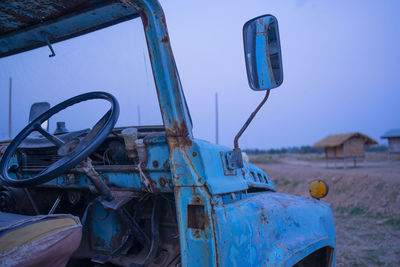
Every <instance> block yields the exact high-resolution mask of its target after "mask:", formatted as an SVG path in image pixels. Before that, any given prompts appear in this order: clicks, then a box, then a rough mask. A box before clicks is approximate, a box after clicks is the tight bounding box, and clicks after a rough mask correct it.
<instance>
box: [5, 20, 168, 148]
mask: <svg viewBox="0 0 400 267" xmlns="http://www.w3.org/2000/svg"><path fill="white" fill-rule="evenodd" d="M52 47H53V49H54V51H55V54H56V56H55V57H49V55H50V54H51V52H50V50H49V48H48V47H42V48H38V49H35V50H32V51H28V52H25V53H21V54H18V55H14V56H10V57H6V58H2V59H0V85H1V88H3V90H1V91H0V96H1V97H0V101H1V104H0V112H1V114H2V115H1V116H0V125H1V126H2V127H1V128H0V139H2V140H3V139H7V138H8V106H9V105H8V99H9V90H8V87H9V78H10V77H11V78H12V136H15V135H16V134H17V133H18V132H19V131H20V130H21V129H22V128H23V127H25V126H26V125H27V123H28V119H29V110H30V107H31V105H32V104H33V103H35V102H49V103H50V105H51V106H54V105H56V104H58V103H60V102H62V101H64V100H67V99H68V98H71V97H73V96H76V95H79V94H82V93H86V92H91V91H105V92H109V93H111V94H113V95H114V96H115V97H116V98H117V100H118V102H119V104H120V116H119V119H118V122H117V125H116V126H139V125H162V118H161V113H160V108H159V104H158V101H157V93H156V88H155V84H154V79H153V74H152V70H151V63H150V60H149V56H148V49H147V45H146V40H145V36H144V32H143V25H142V22H141V20H140V19H135V20H131V21H127V22H123V23H120V24H118V25H115V26H112V27H108V28H105V29H103V30H99V31H96V32H92V33H89V34H86V35H83V36H80V37H76V38H73V39H70V40H66V41H64V42H60V43H56V44H53V45H52ZM109 106H110V105H109V104H108V103H107V102H106V101H101V100H94V101H87V102H83V103H80V104H78V105H76V106H73V107H72V108H71V109H69V110H66V111H63V112H60V113H59V114H57V115H56V116H54V117H53V118H51V120H50V132H54V130H55V129H56V122H57V121H65V122H66V127H67V129H68V130H70V131H74V130H81V129H86V128H89V127H92V126H93V124H94V123H96V122H97V121H98V120H99V119H100V118H101V116H103V115H104V113H105V112H106V111H107V110H108V109H109Z"/></svg>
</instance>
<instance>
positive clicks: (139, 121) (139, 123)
mask: <svg viewBox="0 0 400 267" xmlns="http://www.w3.org/2000/svg"><path fill="white" fill-rule="evenodd" d="M137 114H138V115H137V116H138V126H140V125H141V118H140V105H138V106H137Z"/></svg>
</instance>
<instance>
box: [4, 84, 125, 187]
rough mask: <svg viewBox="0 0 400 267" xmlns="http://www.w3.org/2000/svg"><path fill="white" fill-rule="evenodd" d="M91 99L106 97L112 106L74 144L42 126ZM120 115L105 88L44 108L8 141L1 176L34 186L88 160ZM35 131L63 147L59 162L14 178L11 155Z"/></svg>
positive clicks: (16, 183) (12, 182) (6, 180)
mask: <svg viewBox="0 0 400 267" xmlns="http://www.w3.org/2000/svg"><path fill="white" fill-rule="evenodd" d="M92 99H103V100H107V101H108V102H110V103H111V108H110V110H109V111H108V112H107V113H106V114H105V115H104V116H103V117H102V118H101V119H100V120H99V121H98V122H97V123H96V124H95V126H94V127H93V128H92V129H91V130H90V132H89V133H88V134H87V135H86V136H85V137H84V138H83V139H82V140H80V141H79V143H77V142H76V140H74V141H75V142H74V144H71V142H67V143H64V141H62V140H61V139H60V138H58V137H57V136H54V135H52V134H51V133H49V132H48V131H46V130H45V129H43V128H42V127H41V124H42V123H43V122H45V121H47V120H48V119H49V118H50V117H52V116H53V115H54V114H56V113H58V112H60V111H61V110H64V109H66V108H68V107H70V106H72V105H75V104H77V103H80V102H83V101H87V100H92ZM118 116H119V104H118V101H117V99H116V98H115V97H114V96H113V95H111V94H109V93H106V92H90V93H86V94H82V95H78V96H75V97H72V98H70V99H68V100H66V101H64V102H62V103H60V104H58V105H56V106H54V107H52V108H51V109H49V110H48V111H46V112H44V113H43V114H42V115H40V116H39V117H37V118H36V119H34V120H33V121H31V122H30V123H29V124H28V125H27V126H26V127H25V128H24V129H23V130H22V131H21V132H20V133H19V134H18V135H17V136H16V137H15V138H14V139H13V140H12V142H11V143H10V144H9V145H8V147H7V149H6V151H5V152H4V154H3V157H2V158H1V161H0V180H2V181H3V182H4V183H6V184H7V185H9V186H12V187H31V186H35V185H39V184H43V183H46V182H48V181H50V180H52V179H54V178H56V177H58V176H60V175H61V174H63V173H65V172H66V171H68V170H69V169H71V168H73V167H75V166H76V165H78V164H79V163H81V162H82V161H83V160H85V159H86V158H87V157H88V156H89V155H90V154H91V153H93V152H94V151H95V150H96V149H97V147H99V146H100V145H101V144H102V143H103V142H104V140H105V139H106V138H107V136H108V134H109V133H110V132H111V131H112V129H113V128H114V125H115V123H116V122H117V120H118ZM34 131H38V132H39V133H41V134H42V135H43V136H44V137H45V138H47V140H49V141H50V142H52V143H53V144H54V145H56V146H57V147H58V151H59V154H60V151H63V152H64V153H62V157H61V158H60V159H59V160H57V161H56V162H54V163H52V164H51V165H50V166H49V167H47V168H46V169H45V170H43V171H42V172H41V173H39V174H38V175H36V176H34V177H31V178H28V179H19V180H16V179H12V178H10V177H9V176H8V165H9V162H10V160H11V158H12V155H13V154H14V152H15V151H16V150H17V148H18V146H19V145H20V144H21V142H22V141H23V140H25V138H26V137H27V136H28V135H29V134H30V133H31V132H34Z"/></svg>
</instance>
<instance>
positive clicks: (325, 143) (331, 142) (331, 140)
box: [313, 133, 378, 148]
mask: <svg viewBox="0 0 400 267" xmlns="http://www.w3.org/2000/svg"><path fill="white" fill-rule="evenodd" d="M352 137H360V138H362V139H364V142H365V144H366V145H376V144H378V142H376V141H375V140H374V139H372V138H371V137H368V136H366V135H364V134H362V133H346V134H334V135H329V136H327V137H325V138H324V139H322V140H321V141H319V142H317V143H315V144H314V145H313V147H316V148H324V147H335V146H340V145H342V144H343V143H344V142H346V141H347V140H349V139H350V138H352Z"/></svg>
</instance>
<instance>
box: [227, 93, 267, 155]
mask: <svg viewBox="0 0 400 267" xmlns="http://www.w3.org/2000/svg"><path fill="white" fill-rule="evenodd" d="M269 92H270V90H267V93H266V94H265V97H264V99H263V100H262V101H261V103H260V104H259V105H258V106H257V108H256V109H255V110H254V111H253V113H251V115H250V117H249V118H248V119H247V121H246V123H245V124H244V125H243V126H242V128H241V129H240V131H239V132H238V133H237V134H236V136H235V140H234V142H233V147H234V149H239V138H240V137H241V136H242V134H243V133H244V131H245V130H246V129H247V127H248V126H249V125H250V123H251V121H252V120H253V119H254V117H255V116H256V114H257V112H258V111H259V110H260V109H261V107H262V106H263V105H264V104H265V102H266V101H267V99H268V97H269Z"/></svg>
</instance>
